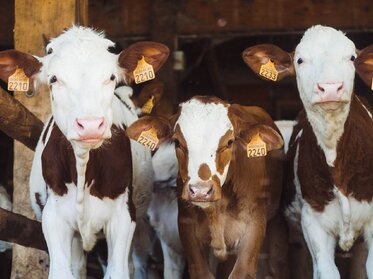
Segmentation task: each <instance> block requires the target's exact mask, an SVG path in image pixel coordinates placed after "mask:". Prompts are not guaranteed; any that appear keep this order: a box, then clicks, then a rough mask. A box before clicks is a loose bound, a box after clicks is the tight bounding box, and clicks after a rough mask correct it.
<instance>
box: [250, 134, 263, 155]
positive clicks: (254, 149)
mask: <svg viewBox="0 0 373 279" xmlns="http://www.w3.org/2000/svg"><path fill="white" fill-rule="evenodd" d="M246 150H247V157H262V156H266V155H267V146H266V143H265V142H264V141H263V140H262V139H261V138H260V136H259V134H256V135H255V136H253V137H252V138H251V141H250V142H249V143H248V144H247V145H246Z"/></svg>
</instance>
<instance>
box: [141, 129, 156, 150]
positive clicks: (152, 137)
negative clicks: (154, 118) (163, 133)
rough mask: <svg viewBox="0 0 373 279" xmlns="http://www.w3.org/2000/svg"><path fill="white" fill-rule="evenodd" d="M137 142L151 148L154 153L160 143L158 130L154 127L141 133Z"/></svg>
mask: <svg viewBox="0 0 373 279" xmlns="http://www.w3.org/2000/svg"><path fill="white" fill-rule="evenodd" d="M137 142H138V143H140V144H142V145H144V146H145V147H147V148H149V149H150V150H151V151H154V150H155V148H156V147H157V145H158V142H159V139H158V137H157V130H156V129H155V128H153V127H152V128H151V129H149V130H147V131H143V132H141V134H140V136H139V137H138V139H137Z"/></svg>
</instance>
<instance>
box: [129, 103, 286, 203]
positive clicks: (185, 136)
mask: <svg viewBox="0 0 373 279" xmlns="http://www.w3.org/2000/svg"><path fill="white" fill-rule="evenodd" d="M242 114H245V116H246V117H245V118H242V117H241V116H242ZM248 115H249V116H248ZM244 119H245V120H244ZM151 128H155V129H156V130H157V137H158V138H159V143H161V142H163V141H165V140H167V139H172V140H173V141H174V143H175V148H176V156H177V159H178V165H179V171H178V173H179V178H180V181H182V189H181V197H182V198H183V199H185V200H188V201H190V202H192V203H194V204H195V205H198V206H201V207H208V206H209V205H211V202H214V201H217V200H219V199H220V198H221V193H222V190H221V189H222V187H223V185H224V183H225V181H226V179H227V174H228V169H229V165H230V163H231V161H232V159H233V158H234V156H235V152H246V151H245V150H246V145H247V143H248V142H250V140H251V138H252V137H253V136H254V135H256V134H258V133H259V135H260V137H261V138H262V139H263V140H264V141H265V142H266V144H267V150H272V149H279V148H281V147H282V145H283V141H282V138H281V136H280V135H279V134H278V133H277V132H276V131H275V130H274V129H272V128H271V127H269V126H266V125H262V124H261V123H259V122H258V121H257V119H256V118H255V117H250V110H249V109H247V107H242V106H239V105H230V104H229V103H226V102H223V101H222V100H220V99H218V98H215V97H202V96H196V97H193V98H192V99H190V100H189V101H187V102H184V103H182V104H180V107H179V111H178V112H177V113H176V114H175V115H173V116H172V117H171V118H170V119H166V118H162V117H157V116H145V117H142V118H140V119H139V120H138V121H136V122H135V123H133V124H132V125H131V126H130V127H129V128H128V129H127V134H128V136H129V137H130V138H132V139H135V140H136V139H138V138H139V135H140V134H141V133H142V132H143V131H146V130H149V129H151ZM247 160H250V159H249V158H248V159H247Z"/></svg>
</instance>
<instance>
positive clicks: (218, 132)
mask: <svg viewBox="0 0 373 279" xmlns="http://www.w3.org/2000/svg"><path fill="white" fill-rule="evenodd" d="M176 124H179V126H180V129H181V132H182V133H183V136H184V138H185V141H186V143H187V148H188V176H189V177H190V180H189V183H190V184H195V183H198V182H200V181H201V180H202V179H201V178H200V177H199V176H198V170H199V167H200V166H201V164H207V165H208V166H209V168H210V170H211V176H213V175H217V177H218V178H219V179H220V183H221V185H223V184H224V182H225V179H226V176H227V173H228V168H229V163H228V164H227V165H226V166H225V168H224V170H223V172H222V173H219V172H218V171H217V169H216V151H217V149H218V144H219V140H220V138H221V137H222V136H223V135H224V134H225V133H226V132H227V131H228V130H232V131H233V125H232V123H231V121H230V120H229V117H228V107H226V106H224V105H223V104H214V103H202V102H201V101H199V100H198V99H191V100H189V101H187V102H185V103H182V104H181V113H180V116H179V118H178V121H177V122H176Z"/></svg>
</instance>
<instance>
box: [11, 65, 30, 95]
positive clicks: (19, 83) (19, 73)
mask: <svg viewBox="0 0 373 279" xmlns="http://www.w3.org/2000/svg"><path fill="white" fill-rule="evenodd" d="M29 80H30V79H29V78H28V76H26V74H25V72H24V71H23V69H22V68H17V69H16V71H15V72H14V73H13V74H12V75H11V76H9V78H8V90H9V91H24V92H27V91H28V88H29Z"/></svg>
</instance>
